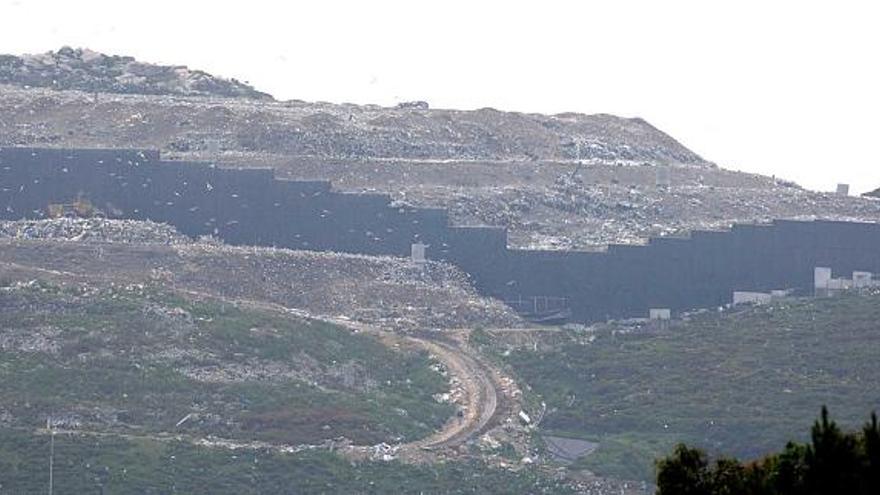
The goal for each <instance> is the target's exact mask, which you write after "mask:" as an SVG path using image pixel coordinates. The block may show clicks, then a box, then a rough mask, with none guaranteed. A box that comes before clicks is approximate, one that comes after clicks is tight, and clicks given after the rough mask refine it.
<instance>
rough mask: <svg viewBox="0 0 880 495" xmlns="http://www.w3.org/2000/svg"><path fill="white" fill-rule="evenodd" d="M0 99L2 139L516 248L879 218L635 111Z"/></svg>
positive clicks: (61, 96) (29, 94)
mask: <svg viewBox="0 0 880 495" xmlns="http://www.w3.org/2000/svg"><path fill="white" fill-rule="evenodd" d="M0 108H3V109H4V118H3V119H2V120H0V146H20V145H34V146H50V147H141V148H153V149H160V150H163V153H164V156H165V157H168V158H178V159H184V160H204V161H210V162H214V163H217V164H219V165H221V166H229V167H272V168H274V169H275V170H276V175H278V176H279V177H284V178H291V179H307V180H314V179H321V180H330V181H332V182H333V184H334V186H335V187H336V188H337V189H339V190H343V191H378V192H385V193H388V194H391V195H392V196H393V197H394V199H395V200H397V201H400V202H401V203H407V204H412V205H416V206H439V207H444V208H448V209H449V211H450V213H451V219H452V221H453V222H454V223H456V224H464V225H474V224H490V225H499V226H505V227H507V228H508V229H509V230H510V242H511V244H512V245H513V246H515V247H521V248H539V249H601V248H603V247H604V246H607V245H608V244H614V243H625V244H633V243H642V242H645V240H646V239H647V238H648V237H651V236H659V235H679V234H683V233H686V232H689V231H692V230H699V229H719V228H726V227H729V226H730V225H731V224H733V223H736V222H743V223H748V222H755V221H759V222H761V221H768V220H770V219H774V218H802V219H803V218H822V219H854V220H865V221H877V220H880V203H877V202H876V201H870V200H868V199H867V198H855V197H849V198H847V197H841V196H837V195H833V194H825V193H818V192H813V191H807V190H804V189H802V188H800V187H797V186H796V185H794V184H792V183H790V182H786V181H783V180H777V179H775V178H771V177H763V176H758V175H753V174H745V173H739V172H733V171H728V170H724V169H720V168H718V167H715V166H714V165H712V164H709V163H707V162H706V161H704V160H703V159H702V158H700V157H698V156H697V155H695V154H694V153H692V152H690V151H688V150H687V149H686V148H684V147H683V146H682V145H680V144H679V143H678V142H676V141H675V140H674V139H672V138H670V137H669V136H668V135H666V134H664V133H662V132H660V131H657V130H656V129H655V128H653V127H652V126H650V124H647V123H646V122H644V121H643V120H640V119H623V118H619V117H614V116H609V115H592V116H590V115H575V114H566V115H561V116H560V115H555V116H554V115H537V114H521V113H514V112H501V111H496V110H490V109H484V110H477V111H457V110H434V109H425V108H420V107H404V108H383V107H378V106H370V105H367V106H359V105H349V104H330V103H307V102H299V101H289V102H276V101H271V100H254V99H243V98H219V97H208V96H204V97H180V96H158V95H120V94H100V95H98V97H97V100H96V99H95V96H94V95H93V94H90V93H84V92H78V91H59V90H49V89H45V88H30V89H24V88H22V87H17V86H10V85H0ZM576 141H577V142H581V143H582V145H581V158H582V160H580V161H578V160H577V159H576V158H577V154H578V153H577V147H576V146H575V142H576ZM589 143H592V144H589ZM578 163H582V164H581V165H579V164H578ZM658 179H659V180H660V185H659V186H658Z"/></svg>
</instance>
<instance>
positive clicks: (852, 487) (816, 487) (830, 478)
mask: <svg viewBox="0 0 880 495" xmlns="http://www.w3.org/2000/svg"><path fill="white" fill-rule="evenodd" d="M811 437H812V444H811V445H809V446H808V447H807V452H806V456H805V458H806V464H807V469H806V473H805V482H806V486H807V493H808V494H811V495H813V494H814V495H828V494H843V493H858V490H859V474H860V473H859V464H860V463H859V455H858V449H857V440H856V437H855V435H847V434H844V433H843V432H842V431H840V428H838V427H837V424H836V423H835V422H834V421H831V420H830V419H829V418H828V408H826V407H825V406H822V416H821V418H820V419H819V420H817V421H816V423H815V424H814V425H813V429H812V433H811Z"/></svg>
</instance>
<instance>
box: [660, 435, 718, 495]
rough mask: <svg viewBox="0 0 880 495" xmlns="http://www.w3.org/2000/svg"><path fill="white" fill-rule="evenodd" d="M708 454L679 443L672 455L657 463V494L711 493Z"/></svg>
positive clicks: (701, 494)
mask: <svg viewBox="0 0 880 495" xmlns="http://www.w3.org/2000/svg"><path fill="white" fill-rule="evenodd" d="M708 466H709V462H708V461H707V460H706V454H705V453H704V452H703V451H702V450H699V449H691V448H688V446H687V445H684V444H678V446H676V447H675V451H674V452H673V453H672V455H671V456H669V457H667V458H666V459H662V460H660V461H659V462H658V463H657V495H710V494H711V493H712V491H711V480H710V477H709V473H708V469H707V468H708Z"/></svg>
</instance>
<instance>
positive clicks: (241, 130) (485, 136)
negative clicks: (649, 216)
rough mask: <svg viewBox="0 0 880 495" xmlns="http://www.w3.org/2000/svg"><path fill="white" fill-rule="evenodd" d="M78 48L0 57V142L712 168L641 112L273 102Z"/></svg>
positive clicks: (189, 74) (202, 78) (198, 77)
mask: <svg viewBox="0 0 880 495" xmlns="http://www.w3.org/2000/svg"><path fill="white" fill-rule="evenodd" d="M65 53H68V52H66V51H65ZM92 56H94V57H103V55H100V54H99V55H89V57H92ZM83 57H86V55H85V52H83V54H80V55H77V54H76V51H74V53H73V55H71V56H70V57H66V56H65V57H62V58H59V57H58V56H57V54H49V55H45V56H38V57H36V58H34V59H32V60H28V61H24V60H23V59H21V58H18V57H4V58H0V84H4V83H6V84H9V85H7V86H0V108H3V109H4V110H5V113H4V120H5V122H6V123H7V124H8V125H7V126H0V146H2V145H15V144H21V145H36V144H44V145H45V144H51V145H52V146H59V147H134V148H155V147H157V146H158V147H161V148H163V149H164V150H168V151H174V152H181V153H192V152H200V153H204V152H208V153H209V154H210V155H216V154H217V153H220V152H222V153H239V152H252V153H260V154H265V155H274V156H295V157H298V158H302V157H315V158H332V159H344V160H363V159H372V158H378V159H404V160H416V161H428V162H432V161H433V162H436V161H438V160H468V161H472V160H496V161H511V160H515V161H528V162H534V161H537V160H561V161H569V162H574V161H576V160H579V159H583V160H589V161H613V162H627V163H630V162H632V163H635V162H649V163H663V164H671V165H686V166H697V167H705V168H710V167H713V165H712V164H711V163H709V162H707V161H706V160H704V159H703V158H702V157H700V156H699V155H697V154H696V153H694V152H692V151H691V150H689V149H687V148H686V147H684V146H682V145H681V144H680V143H678V142H677V141H675V140H674V139H672V138H671V137H669V136H668V135H666V134H664V133H663V132H661V131H659V130H658V129H656V128H654V127H653V126H651V125H650V124H648V123H647V122H645V121H643V120H641V119H628V118H622V117H616V116H613V115H583V114H567V115H564V116H560V115H540V114H524V113H517V112H502V111H498V110H494V109H491V108H484V109H479V110H471V111H460V110H446V109H431V108H424V105H405V106H403V107H392V108H388V107H380V106H377V105H353V104H331V103H320V102H319V103H309V102H303V101H295V100H294V101H286V102H277V101H274V100H271V99H261V98H260V97H259V95H257V96H253V90H252V88H249V87H240V86H235V85H234V84H232V83H234V81H232V82H228V81H227V82H226V83H227V84H225V85H224V83H223V82H222V80H218V79H216V78H211V77H210V76H208V75H206V74H204V73H198V72H197V71H189V70H188V69H186V68H163V67H158V66H145V64H139V63H138V62H135V61H133V60H129V59H125V58H120V60H119V61H116V59H108V60H112V62H102V63H108V64H109V66H110V69H109V70H108V71H109V73H111V74H113V77H110V78H107V79H106V80H104V79H96V77H97V76H95V75H94V74H92V73H91V69H90V67H91V66H90V64H89V63H87V62H78V60H80V59H82V58H83ZM86 58H88V57H86ZM59 60H63V62H60V61H59ZM68 60H72V61H71V62H68ZM22 67H27V68H28V69H27V70H26V71H24V70H23V69H22ZM4 74H5V75H4ZM11 84H15V85H16V86H12V85H11ZM21 85H29V86H32V87H31V88H29V89H21ZM46 87H49V88H54V89H52V90H47V89H45V88H46ZM57 89H76V90H79V91H57ZM80 91H82V92H80ZM96 92H100V94H97V95H96ZM108 93H109V94H108ZM113 93H116V94H113ZM119 93H125V94H119ZM176 95H198V96H200V97H199V98H186V99H184V98H180V97H178V96H176ZM226 96H247V97H246V98H229V97H226ZM72 129H76V131H75V132H72V133H71V132H69V131H71V130H72ZM212 159H213V156H212Z"/></svg>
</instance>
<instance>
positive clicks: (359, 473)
mask: <svg viewBox="0 0 880 495" xmlns="http://www.w3.org/2000/svg"><path fill="white" fill-rule="evenodd" d="M48 453H49V438H48V437H47V436H45V435H33V434H29V433H23V432H15V431H9V430H3V429H0V493H40V492H44V491H45V490H46V489H47V487H48V472H47V471H48V469H47V467H48ZM54 482H55V489H56V493H113V494H119V495H125V494H167V493H181V494H183V493H192V494H197V493H210V494H212V495H233V494H234V495H239V494H257V493H272V494H282V493H289V494H294V493H295V494H305V493H328V494H329V493H347V494H348V493H351V494H354V493H376V494H379V493H505V494H506V493H554V494H556V493H560V494H564V493H569V490H568V489H567V488H566V487H565V486H563V485H562V484H560V483H557V482H554V481H551V480H548V479H547V478H546V477H544V476H542V475H541V474H539V473H537V472H535V471H531V470H525V471H520V472H518V473H512V472H509V471H506V470H500V469H492V468H489V467H487V466H485V465H483V464H481V463H479V462H469V463H453V462H450V463H440V464H436V465H424V466H415V465H406V464H402V463H399V462H396V461H393V462H387V463H385V462H362V463H357V464H352V463H350V462H349V461H346V460H343V459H341V458H339V457H337V456H336V455H334V454H331V453H328V452H319V451H315V452H306V453H301V454H273V453H268V452H263V451H244V450H239V451H231V450H225V449H210V448H203V447H194V446H192V445H188V444H184V443H180V442H155V441H151V440H126V439H121V438H118V437H117V438H100V439H99V438H89V437H81V436H71V435H57V436H56V439H55V480H54ZM101 487H103V492H102V491H100V490H101Z"/></svg>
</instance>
